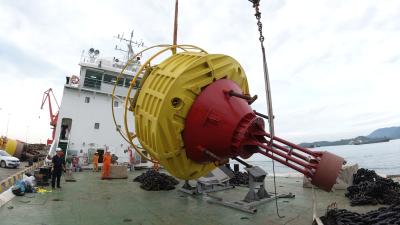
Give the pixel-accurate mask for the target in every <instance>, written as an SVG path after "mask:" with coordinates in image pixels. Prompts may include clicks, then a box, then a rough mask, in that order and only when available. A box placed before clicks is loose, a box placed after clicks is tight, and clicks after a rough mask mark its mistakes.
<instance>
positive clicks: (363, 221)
mask: <svg viewBox="0 0 400 225" xmlns="http://www.w3.org/2000/svg"><path fill="white" fill-rule="evenodd" d="M321 220H322V222H323V224H324V225H389V224H400V204H397V205H392V206H390V207H382V208H379V209H377V210H373V211H370V212H367V213H365V214H360V213H356V212H350V211H348V210H346V209H330V210H328V212H327V213H326V215H325V216H323V217H321ZM314 224H315V223H314Z"/></svg>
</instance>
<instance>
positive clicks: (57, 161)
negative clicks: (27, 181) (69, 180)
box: [51, 148, 65, 189]
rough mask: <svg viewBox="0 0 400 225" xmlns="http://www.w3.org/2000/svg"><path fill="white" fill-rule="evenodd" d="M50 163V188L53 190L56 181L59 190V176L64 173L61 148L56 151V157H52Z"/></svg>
mask: <svg viewBox="0 0 400 225" xmlns="http://www.w3.org/2000/svg"><path fill="white" fill-rule="evenodd" d="M52 162H53V171H52V177H51V187H52V188H53V189H54V188H55V186H56V181H57V187H58V188H61V186H60V180H61V174H62V171H64V172H65V160H64V152H63V151H62V149H61V148H57V149H56V155H54V156H53V159H52Z"/></svg>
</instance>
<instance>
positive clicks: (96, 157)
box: [93, 152, 99, 172]
mask: <svg viewBox="0 0 400 225" xmlns="http://www.w3.org/2000/svg"><path fill="white" fill-rule="evenodd" d="M98 166H99V153H97V152H95V153H94V154H93V172H97V171H99V167H98Z"/></svg>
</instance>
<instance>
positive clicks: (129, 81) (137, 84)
mask: <svg viewBox="0 0 400 225" xmlns="http://www.w3.org/2000/svg"><path fill="white" fill-rule="evenodd" d="M140 80H141V79H140V78H138V79H136V83H135V86H133V88H135V89H136V88H139V85H140ZM131 81H132V79H131V78H126V79H125V87H129V86H130V85H131Z"/></svg>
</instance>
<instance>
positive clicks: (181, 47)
mask: <svg viewBox="0 0 400 225" xmlns="http://www.w3.org/2000/svg"><path fill="white" fill-rule="evenodd" d="M160 48H161V50H159V51H158V52H157V53H155V54H154V55H152V56H151V57H150V58H149V59H147V60H146V62H145V63H144V64H142V66H140V68H139V69H138V70H137V72H136V74H135V76H134V77H133V79H132V81H131V82H130V85H129V89H128V93H127V95H126V97H125V109H124V115H123V116H124V130H125V132H123V131H122V130H121V129H119V128H118V124H117V121H116V119H115V111H114V106H113V104H111V112H112V117H113V121H114V124H115V126H116V127H117V131H118V132H119V133H120V135H121V136H122V138H124V139H125V140H126V141H127V142H128V143H129V144H130V145H131V147H133V148H134V149H135V151H136V152H137V153H138V154H139V155H140V156H141V157H142V158H145V159H146V160H149V161H151V162H153V163H157V161H156V160H153V159H151V158H149V157H147V156H146V155H144V154H143V153H142V152H141V151H140V150H139V147H138V146H137V145H136V144H135V143H134V141H133V139H135V138H137V136H136V134H135V133H134V131H132V132H131V131H130V130H129V126H128V120H127V115H128V108H130V106H131V104H132V103H131V100H132V99H131V98H130V95H131V92H132V89H133V87H134V86H135V85H136V80H137V79H138V77H139V76H140V75H141V74H142V73H143V72H144V71H145V69H146V68H148V67H150V64H151V62H152V60H153V59H155V58H156V57H158V56H160V55H161V54H163V53H165V52H167V51H168V50H173V49H175V51H173V52H174V54H175V53H176V50H177V49H178V50H180V51H185V52H187V51H189V50H191V51H193V50H198V51H200V52H204V53H206V52H205V51H204V50H203V49H201V48H199V47H197V46H194V45H154V46H151V47H148V48H146V49H143V50H142V51H139V52H138V53H136V54H135V55H133V56H132V57H131V58H130V59H129V60H128V62H127V63H126V65H125V66H124V67H123V68H122V70H121V72H120V74H119V76H118V77H117V81H116V82H115V85H114V88H113V91H112V94H111V96H112V102H114V101H115V97H116V96H115V89H116V87H117V83H118V80H119V79H121V78H122V77H123V76H124V71H125V70H126V68H127V67H128V66H129V65H132V63H133V61H134V60H135V59H136V57H137V56H139V55H142V53H144V52H148V51H150V50H154V49H160Z"/></svg>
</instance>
